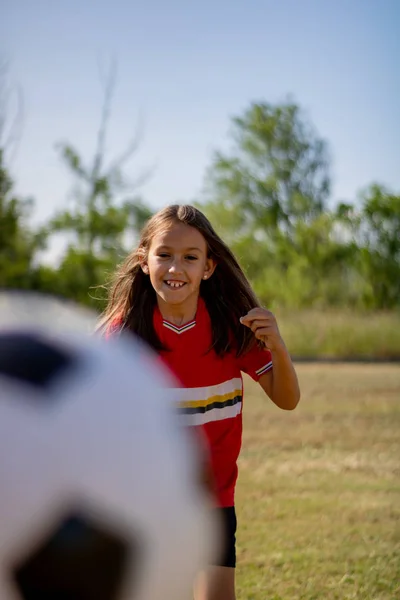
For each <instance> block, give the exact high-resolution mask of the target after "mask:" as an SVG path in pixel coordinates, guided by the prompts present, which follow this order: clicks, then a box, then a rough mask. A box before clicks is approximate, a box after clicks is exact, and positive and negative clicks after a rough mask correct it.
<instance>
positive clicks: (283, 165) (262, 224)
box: [208, 102, 330, 235]
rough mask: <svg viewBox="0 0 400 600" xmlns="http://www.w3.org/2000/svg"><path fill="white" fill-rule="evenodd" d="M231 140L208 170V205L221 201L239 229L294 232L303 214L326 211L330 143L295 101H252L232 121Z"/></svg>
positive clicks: (307, 216)
mask: <svg viewBox="0 0 400 600" xmlns="http://www.w3.org/2000/svg"><path fill="white" fill-rule="evenodd" d="M232 139H233V149H232V151H231V152H230V153H228V154H226V153H221V152H219V153H217V154H216V155H215V157H214V161H213V164H212V166H211V169H210V170H209V172H208V179H209V185H208V192H209V193H210V196H211V202H210V205H209V206H208V208H209V209H211V208H212V206H213V205H214V204H215V202H217V203H218V207H222V209H223V213H221V216H222V217H223V220H224V221H226V222H227V223H230V222H231V223H232V225H233V226H234V228H235V230H236V231H237V229H238V228H239V231H251V232H253V230H254V229H257V230H259V231H260V233H261V234H263V235H265V234H266V233H269V234H271V233H272V234H274V233H275V231H276V229H277V228H284V229H285V230H288V231H291V230H292V229H293V228H294V227H295V224H296V222H297V221H298V220H299V219H301V220H306V221H309V220H311V219H313V218H314V217H315V216H317V215H319V214H320V213H321V212H322V211H323V210H324V208H325V205H326V201H327V198H328V196H329V190H330V179H329V157H328V153H327V148H326V144H325V142H324V141H323V140H322V139H320V138H318V136H317V135H316V133H315V132H314V130H313V128H312V127H311V125H310V124H309V123H308V122H307V121H306V120H305V118H304V117H303V115H302V112H301V110H300V108H299V107H298V106H297V105H296V104H293V103H290V102H287V103H285V104H281V105H280V104H278V105H273V104H268V103H263V104H252V105H251V106H250V108H249V109H248V110H247V111H246V112H245V113H244V115H243V117H237V118H235V119H234V120H233V130H232Z"/></svg>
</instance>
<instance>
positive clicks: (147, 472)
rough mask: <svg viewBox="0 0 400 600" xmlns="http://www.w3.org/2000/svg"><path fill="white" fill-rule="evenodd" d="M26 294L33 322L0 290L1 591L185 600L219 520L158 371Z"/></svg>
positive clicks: (20, 598)
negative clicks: (52, 319) (56, 319)
mask: <svg viewBox="0 0 400 600" xmlns="http://www.w3.org/2000/svg"><path fill="white" fill-rule="evenodd" d="M28 302H32V299H30V300H28ZM35 302H39V304H41V308H38V307H37V306H36V313H35V311H32V312H33V313H35V314H36V317H35V321H36V323H35V325H34V326H33V325H32V324H30V325H28V323H27V321H29V318H28V319H16V320H17V322H18V323H13V319H12V318H8V319H7V318H4V315H5V312H7V310H8V309H7V310H6V311H5V304H4V297H3V304H2V298H1V297H0V312H1V313H2V318H1V317H0V598H1V600H186V599H187V598H190V597H191V589H192V584H193V580H194V578H195V575H196V573H197V572H198V571H199V570H200V569H202V568H204V567H205V566H206V565H207V564H208V563H209V562H210V561H212V560H213V558H214V552H215V550H216V548H217V547H218V543H217V542H218V540H217V539H216V538H217V532H218V525H219V524H218V523H216V522H215V521H214V517H213V512H214V511H212V510H211V509H210V507H211V500H210V495H209V491H208V490H207V487H206V485H205V484H204V481H203V479H202V475H203V473H202V467H203V454H202V452H201V449H200V448H199V446H198V444H197V441H196V440H194V439H193V438H192V437H191V436H190V434H189V432H188V431H187V430H185V429H182V428H181V426H180V424H179V423H178V421H177V420H176V416H175V413H174V398H173V397H172V396H171V392H169V391H168V387H169V386H170V384H171V382H170V381H168V375H167V374H166V373H164V372H161V371H160V369H159V367H156V366H155V364H154V362H153V356H152V355H151V354H149V353H148V351H147V349H145V348H144V347H143V346H142V344H140V343H138V342H135V341H134V340H133V339H131V340H128V339H124V338H118V339H114V340H113V339H112V340H109V341H107V342H106V341H104V340H100V339H97V338H95V337H89V336H88V335H86V334H82V333H77V332H76V328H75V327H74V328H73V329H74V333H71V332H69V333H68V334H67V333H65V330H66V329H68V318H67V317H66V316H65V315H64V316H63V317H62V318H61V321H63V320H64V322H63V324H62V327H57V328H52V327H51V326H50V328H49V327H43V322H42V323H40V324H38V322H37V321H38V314H40V315H44V319H43V320H46V315H47V318H49V315H50V312H51V311H50V310H44V312H43V308H44V307H45V306H46V302H45V301H44V300H43V299H39V300H38V301H37V300H35ZM50 304H52V303H50ZM52 307H53V310H54V306H53V304H52ZM14 308H15V307H14ZM29 312H30V311H29V310H28V311H27V313H29ZM55 312H57V310H56V311H55ZM72 312H74V311H72ZM12 313H13V315H14V316H15V310H14V311H12ZM74 315H75V313H74ZM25 316H27V315H25ZM75 317H76V315H75ZM39 320H40V319H39ZM14 321H15V319H14ZM82 322H83V323H85V324H86V325H87V321H86V320H85V319H83V320H82ZM59 324H60V323H59ZM50 325H51V323H50Z"/></svg>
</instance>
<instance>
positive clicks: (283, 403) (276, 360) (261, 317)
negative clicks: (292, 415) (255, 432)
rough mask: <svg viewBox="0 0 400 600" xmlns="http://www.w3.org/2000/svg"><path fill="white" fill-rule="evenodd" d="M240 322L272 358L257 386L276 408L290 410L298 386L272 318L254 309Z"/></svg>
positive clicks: (269, 313)
mask: <svg viewBox="0 0 400 600" xmlns="http://www.w3.org/2000/svg"><path fill="white" fill-rule="evenodd" d="M240 321H241V323H242V324H243V325H246V326H247V327H249V328H250V329H251V330H252V331H253V333H254V335H255V336H256V338H257V339H259V340H261V341H262V342H263V343H264V344H265V346H266V348H268V349H269V350H270V352H271V354H272V364H273V368H272V369H271V370H270V371H268V372H267V373H265V374H264V375H262V376H261V377H260V379H259V384H260V385H261V387H262V389H263V390H264V392H265V393H266V394H267V395H268V396H269V397H270V398H271V400H272V402H274V403H275V404H276V405H277V406H279V408H282V409H284V410H293V409H294V408H296V406H297V404H298V402H299V400H300V388H299V382H298V379H297V375H296V371H295V369H294V366H293V363H292V359H291V358H290V355H289V352H288V351H287V348H286V346H285V343H284V341H283V339H282V337H281V335H280V332H279V329H278V324H277V322H276V319H275V316H274V315H273V314H272V313H271V312H270V311H269V310H266V309H265V308H254V309H252V310H251V311H249V312H248V313H247V315H246V316H245V317H242V318H241V319H240Z"/></svg>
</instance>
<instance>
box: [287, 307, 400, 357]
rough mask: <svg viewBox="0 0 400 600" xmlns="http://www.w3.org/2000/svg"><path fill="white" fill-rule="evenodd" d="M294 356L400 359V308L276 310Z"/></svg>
mask: <svg viewBox="0 0 400 600" xmlns="http://www.w3.org/2000/svg"><path fill="white" fill-rule="evenodd" d="M276 316H277V318H278V323H279V327H280V330H281V332H282V335H283V338H284V340H285V341H286V344H287V347H288V348H290V351H291V353H292V354H293V356H298V357H313V358H315V357H330V358H340V359H345V360H346V359H354V358H358V359H361V358H362V359H369V358H378V359H381V360H390V359H399V358H400V311H399V310H397V311H395V310H393V311H391V312H377V311H374V312H369V313H368V312H361V311H358V312H352V311H345V310H338V311H334V310H332V309H331V310H309V311H306V310H302V311H278V312H277V313H276Z"/></svg>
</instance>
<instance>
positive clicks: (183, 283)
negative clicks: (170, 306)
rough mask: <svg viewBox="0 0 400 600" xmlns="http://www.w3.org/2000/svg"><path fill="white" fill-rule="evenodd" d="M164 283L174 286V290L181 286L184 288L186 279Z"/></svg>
mask: <svg viewBox="0 0 400 600" xmlns="http://www.w3.org/2000/svg"><path fill="white" fill-rule="evenodd" d="M164 283H165V284H166V285H167V286H168V287H170V288H172V289H173V290H179V288H182V287H183V286H184V285H186V282H185V281H168V280H166V281H164Z"/></svg>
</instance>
